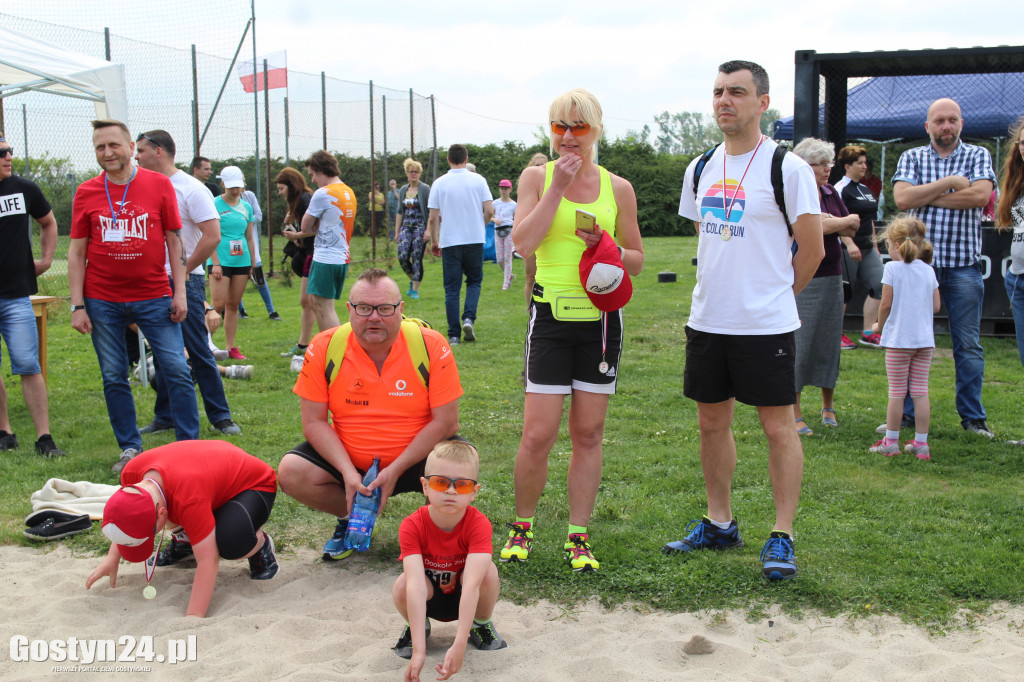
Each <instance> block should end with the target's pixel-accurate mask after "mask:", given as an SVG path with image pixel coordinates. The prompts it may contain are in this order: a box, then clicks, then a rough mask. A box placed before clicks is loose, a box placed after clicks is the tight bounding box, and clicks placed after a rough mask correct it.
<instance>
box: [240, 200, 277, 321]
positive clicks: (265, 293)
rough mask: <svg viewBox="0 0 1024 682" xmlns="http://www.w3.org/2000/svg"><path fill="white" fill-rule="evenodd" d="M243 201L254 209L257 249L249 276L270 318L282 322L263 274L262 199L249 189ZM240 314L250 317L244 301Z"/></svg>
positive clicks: (243, 316) (242, 317)
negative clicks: (261, 241)
mask: <svg viewBox="0 0 1024 682" xmlns="http://www.w3.org/2000/svg"><path fill="white" fill-rule="evenodd" d="M242 201H244V202H245V203H247V204H249V208H251V209H252V218H253V223H254V224H253V228H252V240H253V243H254V244H255V246H256V251H255V252H254V253H253V256H254V260H253V266H252V272H251V273H249V278H250V279H251V280H252V283H253V284H255V285H256V289H257V290H258V291H259V292H260V298H262V299H263V305H265V306H266V307H267V313H268V315H269V316H270V319H271V320H274V321H275V322H281V316H280V315H279V314H278V313H277V311H276V310H274V300H273V299H272V298H271V297H270V287H269V286H267V278H266V276H265V275H264V274H263V256H262V255H261V254H260V231H261V230H262V229H263V211H262V210H260V201H259V199H257V198H256V194H255V193H253V192H252V191H250V190H248V189H247V190H245V191H243V192H242ZM242 295H243V296H244V295H245V292H242ZM238 316H239V317H240V318H241V319H243V320H244V319H247V318H248V317H249V316H248V315H247V314H246V312H245V304H244V303H243V302H242V301H239V302H238Z"/></svg>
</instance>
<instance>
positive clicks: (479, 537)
mask: <svg viewBox="0 0 1024 682" xmlns="http://www.w3.org/2000/svg"><path fill="white" fill-rule="evenodd" d="M479 471H480V461H479V456H478V455H477V452H476V449H474V448H473V446H472V445H470V444H469V443H467V442H465V441H458V440H446V441H442V442H440V443H438V444H437V446H436V447H434V449H433V451H431V453H430V454H429V455H428V456H427V461H426V466H425V467H424V473H425V475H424V476H423V477H421V478H420V482H421V483H422V484H423V494H424V495H426V496H427V502H428V504H427V505H426V506H423V507H420V508H419V509H417V510H416V511H415V512H413V513H412V514H410V515H409V516H408V517H406V518H405V520H404V521H402V525H401V527H400V528H399V531H398V540H399V543H400V545H401V549H402V554H401V556H400V559H401V560H402V566H403V573H402V575H400V576H399V577H398V580H396V581H395V586H394V588H393V589H392V591H391V593H392V596H393V597H394V600H395V606H396V607H398V611H399V613H401V614H402V617H403V618H405V621H406V623H407V624H406V626H405V630H404V631H403V632H402V636H401V638H400V639H399V640H398V643H397V644H396V645H395V646H394V650H395V653H397V654H398V655H399V656H401V657H402V658H408V659H410V660H409V667H408V668H406V671H405V679H406V680H409V681H411V680H419V679H420V671H421V670H422V669H423V664H424V663H425V662H426V659H427V650H426V642H427V637H429V636H430V619H431V618H433V619H434V620H439V621H442V622H450V621H453V620H454V621H458V631H457V632H456V634H455V643H454V644H452V646H451V648H450V649H448V651H447V653H445V657H444V661H443V662H441V663H438V664H437V667H436V670H437V672H438V673H439V675H440V677H438V678H437V679H439V680H447V679H448V678H449V677H451V676H452V675H454V674H455V673H457V672H459V670H460V669H461V668H462V660H463V657H464V656H465V654H466V644H467V642H472V644H473V646H475V647H476V648H477V649H483V650H494V649H503V648H504V647H506V646H507V644H506V643H505V640H503V639H502V638H501V636H500V635H498V632H497V631H496V630H495V629H494V625H493V624H492V623H491V613H492V612H493V611H494V605H495V603H496V602H497V601H498V593H499V592H500V585H499V584H498V569H497V568H496V567H495V566H494V562H493V561H492V560H491V554H492V552H493V547H492V545H491V522H490V521H488V520H487V517H486V516H484V515H483V514H482V513H481V512H479V511H478V510H477V509H476V508H475V507H470V506H469V505H470V503H471V502H473V500H475V499H476V494H477V492H478V491H479V490H480V484H479V483H478V482H477V480H478V478H479Z"/></svg>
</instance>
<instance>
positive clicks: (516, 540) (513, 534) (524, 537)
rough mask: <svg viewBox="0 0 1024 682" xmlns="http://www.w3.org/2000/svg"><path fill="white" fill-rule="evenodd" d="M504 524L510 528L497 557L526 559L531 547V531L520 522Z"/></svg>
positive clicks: (507, 559) (517, 559)
mask: <svg viewBox="0 0 1024 682" xmlns="http://www.w3.org/2000/svg"><path fill="white" fill-rule="evenodd" d="M505 525H507V526H508V527H509V528H511V530H510V531H509V532H508V542H506V543H505V546H504V547H502V548H501V554H500V555H498V558H499V559H500V560H501V561H526V560H527V559H529V558H530V550H531V549H533V531H532V530H530V529H529V528H527V527H526V526H524V525H523V524H521V523H508V524H505Z"/></svg>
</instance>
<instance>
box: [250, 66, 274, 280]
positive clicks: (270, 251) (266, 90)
mask: <svg viewBox="0 0 1024 682" xmlns="http://www.w3.org/2000/svg"><path fill="white" fill-rule="evenodd" d="M263 122H264V124H265V125H266V131H267V194H266V198H267V210H266V211H264V215H265V216H266V218H267V256H268V257H269V258H270V276H271V277H273V276H274V234H273V230H271V229H270V226H271V225H272V224H273V220H274V216H273V209H271V205H272V203H273V202H271V201H270V188H271V187H272V186H273V181H272V180H271V178H270V74H269V73H267V60H266V59H264V60H263ZM256 177H259V176H258V175H257V176H256ZM259 200H260V195H259V191H258V190H257V192H256V201H259ZM262 227H263V226H262V225H260V226H259V227H258V228H257V229H259V228H262ZM256 259H257V254H253V256H252V262H253V264H255V263H256Z"/></svg>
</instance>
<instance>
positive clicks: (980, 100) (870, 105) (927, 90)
mask: <svg viewBox="0 0 1024 682" xmlns="http://www.w3.org/2000/svg"><path fill="white" fill-rule="evenodd" d="M941 97H951V98H953V99H955V100H956V101H957V103H958V104H960V108H961V110H962V111H963V115H964V131H963V135H964V137H971V138H983V137H1005V136H1006V134H1007V129H1008V128H1009V127H1010V126H1011V125H1012V124H1013V122H1014V121H1016V120H1017V119H1018V118H1020V117H1021V116H1022V115H1024V73H984V74H967V75H965V74H946V75H940V76H882V77H878V78H869V79H868V80H866V81H864V82H863V83H860V84H858V85H856V86H854V87H852V88H850V90H849V91H848V92H847V106H846V112H847V116H846V137H847V139H850V140H875V141H878V142H883V141H886V140H895V139H915V138H922V137H925V136H926V135H927V133H925V130H924V121H925V115H926V112H927V110H928V105H929V104H931V103H932V102H934V101H935V100H937V99H939V98H941ZM818 123H819V125H820V127H821V129H824V127H825V107H824V105H820V106H819V107H818ZM774 137H775V139H776V140H792V139H793V117H792V116H789V117H787V118H784V119H782V120H781V121H776V122H775V132H774Z"/></svg>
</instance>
